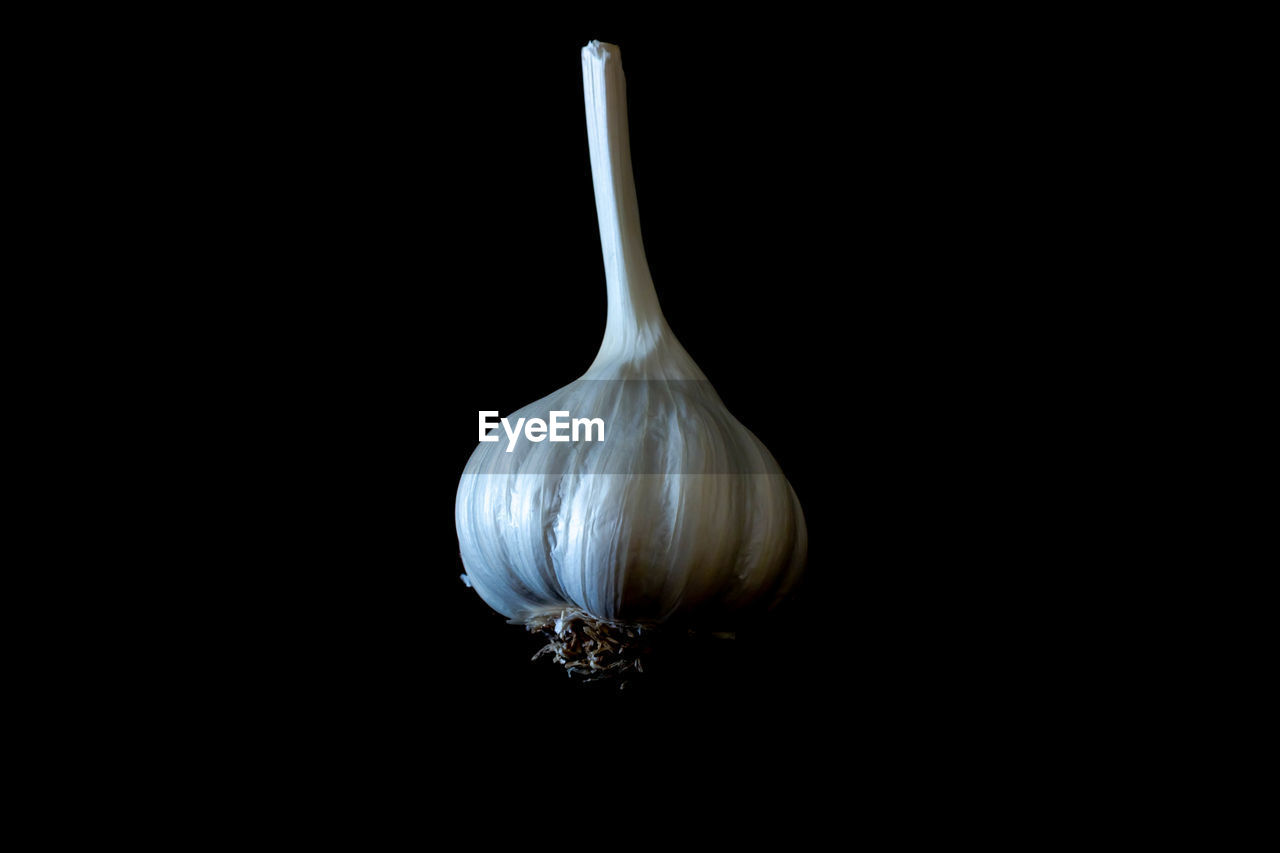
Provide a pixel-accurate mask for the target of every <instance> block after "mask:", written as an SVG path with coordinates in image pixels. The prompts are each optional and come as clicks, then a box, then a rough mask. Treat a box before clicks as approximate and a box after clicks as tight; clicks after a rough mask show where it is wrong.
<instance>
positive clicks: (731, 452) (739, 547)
mask: <svg viewBox="0 0 1280 853" xmlns="http://www.w3.org/2000/svg"><path fill="white" fill-rule="evenodd" d="M582 61H583V81H584V91H585V95H586V107H587V128H588V139H589V142H590V148H591V164H592V176H593V181H594V184H595V190H596V210H597V214H598V217H599V222H600V235H601V244H602V248H603V254H604V260H605V278H606V282H607V285H608V290H609V302H608V305H609V316H608V323H607V326H606V330H605V337H604V341H603V343H602V344H601V347H600V352H599V354H598V355H597V357H596V360H595V362H594V363H593V364H592V366H591V368H590V369H589V370H588V371H587V373H586V374H584V376H583V377H582V379H579V380H578V381H576V382H574V383H572V384H570V385H568V386H566V387H565V388H562V389H560V390H559V391H556V392H555V393H553V394H551V395H550V396H548V397H545V398H543V399H542V400H539V401H537V402H535V403H532V404H530V405H529V406H526V407H525V408H523V409H521V410H520V411H518V412H516V413H514V414H512V415H508V416H507V419H508V421H509V422H511V423H512V424H514V423H516V421H517V419H519V418H534V417H537V418H542V419H543V420H549V419H550V413H551V412H552V411H567V412H570V413H571V415H572V416H573V417H600V418H602V419H603V420H604V423H605V425H606V428H605V437H604V441H602V442H587V441H579V442H567V443H552V442H550V441H542V442H539V443H533V442H530V441H527V440H525V439H524V438H521V439H519V440H518V441H517V442H516V443H515V444H514V445H512V447H513V449H512V451H511V452H507V447H508V440H507V438H506V436H505V435H501V433H502V431H501V430H499V434H500V435H501V440H500V441H498V442H494V443H482V444H480V445H479V446H478V447H477V448H476V451H475V452H474V453H473V454H472V456H471V459H470V461H469V462H468V463H467V467H466V469H465V471H464V473H463V476H462V480H461V483H460V484H459V488H458V497H457V504H456V522H457V529H458V540H459V543H460V547H461V552H462V560H463V564H464V565H465V567H466V569H467V573H468V575H469V578H470V580H471V583H472V584H473V586H474V588H475V589H476V591H477V592H478V593H479V594H480V596H481V597H482V598H483V599H484V600H485V601H486V602H487V603H488V604H489V605H490V606H491V607H493V608H494V609H495V610H497V611H499V612H500V613H503V614H505V615H506V616H508V617H509V618H511V619H513V620H519V621H523V620H526V619H530V618H534V617H536V616H537V615H539V614H542V613H546V612H554V611H558V610H560V609H563V608H566V607H574V608H577V609H579V610H582V611H584V612H585V613H587V614H589V615H591V616H594V617H596V618H597V619H606V620H615V621H626V622H661V621H666V620H668V619H670V618H672V617H674V616H677V615H679V616H690V617H692V618H699V617H704V618H706V619H708V620H712V619H714V620H721V621H724V620H728V619H731V617H732V616H733V615H734V614H740V613H742V612H743V611H746V610H752V609H755V608H757V607H765V606H768V605H770V604H772V603H774V602H776V601H777V600H778V599H779V598H780V597H781V596H782V595H784V594H785V592H786V591H787V589H788V588H789V587H790V586H791V584H792V583H793V582H794V581H795V580H796V578H797V576H798V574H799V572H800V570H801V569H802V568H803V566H804V561H805V556H806V550H807V538H806V531H805V525H804V516H803V513H802V512H801V509H800V504H799V502H798V501H797V499H796V496H795V493H794V491H793V490H792V488H791V486H790V484H789V483H788V482H787V480H786V478H785V477H784V476H783V474H782V472H781V470H780V469H779V468H778V465H777V463H776V462H775V461H774V459H773V457H772V456H771V455H770V454H769V451H768V450H766V449H765V447H764V445H763V444H761V443H760V441H759V439H757V438H756V437H755V436H754V435H752V434H751V432H750V431H749V430H747V429H746V427H744V426H743V425H742V424H740V423H739V422H738V421H737V419H735V418H734V417H733V416H732V415H731V414H730V413H729V412H728V410H727V409H725V407H724V405H723V404H722V403H721V401H720V398H719V397H718V396H717V395H716V393H715V391H714V390H713V389H712V387H711V385H710V383H708V382H707V380H706V378H705V377H704V376H703V374H702V372H701V371H700V370H699V369H698V367H697V365H696V364H694V362H693V359H692V358H690V357H689V355H688V353H687V352H685V350H684V348H683V347H682V346H680V343H679V342H678V341H677V340H676V338H675V336H674V335H673V334H672V333H671V330H670V328H669V327H668V326H667V323H666V320H665V319H664V318H663V316H662V312H661V309H660V308H659V306H658V300H657V295H656V292H655V291H654V288H653V282H652V279H650V277H649V271H648V266H647V264H646V262H645V259H644V253H643V247H642V244H641V241H640V231H639V219H638V215H637V213H636V202H635V185H634V181H633V179H632V174H631V163H630V152H629V150H628V147H627V127H626V111H625V103H626V95H625V82H624V78H623V75H622V68H621V59H620V55H619V53H618V50H617V48H616V47H614V46H612V45H605V44H600V43H599V42H592V43H591V44H589V45H588V46H587V47H585V48H583V51H582Z"/></svg>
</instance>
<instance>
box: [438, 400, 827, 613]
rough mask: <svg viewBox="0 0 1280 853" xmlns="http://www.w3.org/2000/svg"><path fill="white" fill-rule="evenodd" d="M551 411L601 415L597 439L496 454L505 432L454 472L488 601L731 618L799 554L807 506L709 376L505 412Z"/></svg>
mask: <svg viewBox="0 0 1280 853" xmlns="http://www.w3.org/2000/svg"><path fill="white" fill-rule="evenodd" d="M552 410H558V411H569V412H571V413H573V414H574V415H575V416H576V415H578V413H579V412H584V413H588V414H590V415H595V414H597V413H601V414H603V416H604V418H605V423H606V434H605V441H604V442H578V443H571V444H567V445H566V444H559V445H552V444H551V443H550V442H547V441H543V442H540V443H536V444H534V443H530V442H528V441H526V440H524V439H520V440H518V441H517V444H516V445H515V447H514V450H513V451H512V452H511V453H508V452H506V447H507V440H506V437H505V436H503V438H502V441H500V442H497V443H485V444H480V445H479V446H478V447H477V448H476V450H475V452H474V453H473V454H472V456H471V459H470V461H469V462H468V463H467V467H466V469H465V471H464V473H463V476H462V480H461V483H460V484H459V488H458V498H457V504H456V521H457V528H458V541H459V544H460V546H461V552H462V561H463V565H464V566H465V567H466V569H467V575H468V577H469V578H470V581H471V583H472V585H473V586H474V588H475V590H476V592H478V593H479V594H480V596H481V597H482V598H483V599H484V600H485V602H486V603H488V604H489V606H490V607H492V608H493V609H494V610H497V611H498V612H499V613H502V614H503V615H505V616H507V617H508V618H510V619H511V620H513V621H518V622H519V621H526V620H530V619H532V618H535V617H536V616H538V615H539V614H545V613H549V612H558V611H560V610H563V609H565V608H577V609H578V610H581V611H583V612H584V613H587V614H588V615H590V616H593V617H595V618H596V619H601V620H607V621H617V622H636V623H656V622H664V621H667V620H669V619H672V618H676V617H686V616H687V617H690V618H692V619H695V620H699V619H701V620H713V621H714V620H723V621H724V624H726V625H727V624H729V623H731V622H732V621H733V619H734V617H735V616H740V615H745V614H746V613H750V612H754V611H756V610H760V609H764V608H767V607H768V606H770V605H772V604H774V603H776V602H777V601H778V600H780V598H781V597H782V596H783V595H785V593H786V592H787V590H788V589H789V588H790V587H791V585H792V583H793V582H794V581H795V580H796V578H797V576H798V574H799V572H800V570H801V569H802V568H803V566H804V562H805V557H806V551H807V535H806V531H805V525H804V515H803V513H802V511H801V509H800V504H799V501H798V500H797V499H796V496H795V492H794V491H793V490H792V488H791V485H790V484H789V483H788V482H787V479H786V477H784V476H783V475H782V472H781V470H779V468H778V465H777V463H776V462H775V461H774V459H773V457H772V456H771V455H770V454H769V451H768V450H767V449H765V447H764V445H763V444H762V443H761V442H760V440H759V439H757V438H756V437H755V436H754V435H753V434H752V433H751V432H750V431H749V430H748V429H747V428H746V427H744V426H743V425H742V424H741V423H739V422H738V421H737V420H736V419H735V418H734V417H733V416H732V415H731V414H730V413H729V411H728V410H727V409H725V408H724V406H723V404H721V402H720V400H719V398H718V397H717V396H716V395H715V392H714V391H713V390H712V389H711V386H710V384H708V383H706V382H705V381H698V382H689V381H666V380H651V381H644V382H608V381H599V380H587V379H583V380H579V381H578V382H575V383H573V384H571V385H568V386H566V387H565V388H562V389H561V390H559V391H557V392H555V393H554V394H552V395H550V396H549V397H547V398H545V399H543V400H540V401H538V402H536V403H533V404H531V405H529V406H526V407H525V408H523V409H521V410H520V411H518V412H516V413H515V414H513V415H511V416H509V418H508V419H509V420H510V421H512V422H513V423H514V421H515V419H516V418H520V417H525V418H531V417H540V418H542V419H544V420H547V419H548V418H549V412H550V411H552ZM597 472H606V473H597ZM659 472H661V473H659ZM702 472H710V473H702Z"/></svg>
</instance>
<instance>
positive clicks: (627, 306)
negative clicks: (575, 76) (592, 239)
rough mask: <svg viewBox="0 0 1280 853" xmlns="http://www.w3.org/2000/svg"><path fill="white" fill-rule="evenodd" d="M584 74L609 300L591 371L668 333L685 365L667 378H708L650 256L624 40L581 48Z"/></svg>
mask: <svg viewBox="0 0 1280 853" xmlns="http://www.w3.org/2000/svg"><path fill="white" fill-rule="evenodd" d="M582 82H583V94H584V98H585V101H586V108H587V142H588V145H589V147H590V149H591V181H592V184H593V185H594V187H595V195H596V216H597V219H598V220H599V224H600V247H601V250H602V251H603V253H604V274H605V285H606V287H607V289H608V308H609V314H608V320H607V321H606V324H605V336H604V342H603V343H602V344H601V347H600V352H599V354H598V355H597V356H596V360H595V362H594V363H593V364H592V368H591V370H589V371H588V373H587V376H588V377H589V376H592V375H593V374H598V373H600V372H602V371H603V370H605V369H616V366H617V365H618V363H619V362H624V361H628V360H639V359H643V358H644V357H645V356H646V355H648V354H650V353H651V352H653V351H654V350H655V349H656V348H657V347H658V346H659V344H660V343H662V342H663V341H667V342H668V343H670V344H674V346H675V347H676V348H677V349H678V350H679V351H680V355H681V356H683V358H679V357H677V359H675V361H676V362H678V363H679V364H680V369H679V370H675V371H672V370H669V371H667V372H668V373H669V374H670V375H669V377H668V378H684V379H705V377H704V376H703V375H702V371H700V370H698V368H697V366H696V365H695V364H694V363H693V360H692V359H691V358H689V357H688V355H687V354H686V353H684V350H683V348H682V347H680V346H679V344H678V343H676V342H675V341H674V336H673V335H672V334H671V329H670V327H669V326H668V325H667V321H666V319H665V318H664V317H663V316H662V309H661V307H659V305H658V294H657V292H656V291H655V290H654V287H653V278H652V277H651V276H650V274H649V264H648V261H646V260H645V255H644V243H643V241H642V240H641V237H640V212H639V206H638V205H637V203H636V182H635V176H634V175H633V174H632V171H631V143H630V138H629V135H628V129H627V82H626V77H625V76H624V75H623V72H622V53H621V51H620V50H619V49H618V47H617V45H612V44H606V43H603V42H599V41H592V42H591V43H590V44H588V45H587V46H586V47H584V48H583V49H582ZM686 362H687V363H686Z"/></svg>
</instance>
